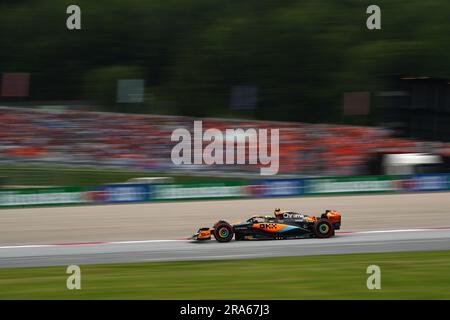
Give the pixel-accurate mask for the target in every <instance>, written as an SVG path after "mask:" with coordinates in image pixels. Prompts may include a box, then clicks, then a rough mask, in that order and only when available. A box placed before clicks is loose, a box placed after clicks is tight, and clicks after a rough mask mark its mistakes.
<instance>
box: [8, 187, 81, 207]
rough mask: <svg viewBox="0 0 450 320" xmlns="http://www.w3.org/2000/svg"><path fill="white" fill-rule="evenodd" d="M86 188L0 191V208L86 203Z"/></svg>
mask: <svg viewBox="0 0 450 320" xmlns="http://www.w3.org/2000/svg"><path fill="white" fill-rule="evenodd" d="M86 190H87V189H86V188H79V187H61V188H27V189H10V190H1V191H0V207H10V206H34V205H67V204H84V203H87V202H88V201H89V200H88V196H87V192H86Z"/></svg>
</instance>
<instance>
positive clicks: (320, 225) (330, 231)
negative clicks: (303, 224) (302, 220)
mask: <svg viewBox="0 0 450 320" xmlns="http://www.w3.org/2000/svg"><path fill="white" fill-rule="evenodd" d="M313 231H314V234H315V236H316V237H317V238H329V237H331V236H333V235H334V228H333V226H332V225H331V223H329V222H328V220H325V219H320V220H318V221H316V222H315V223H314V226H313Z"/></svg>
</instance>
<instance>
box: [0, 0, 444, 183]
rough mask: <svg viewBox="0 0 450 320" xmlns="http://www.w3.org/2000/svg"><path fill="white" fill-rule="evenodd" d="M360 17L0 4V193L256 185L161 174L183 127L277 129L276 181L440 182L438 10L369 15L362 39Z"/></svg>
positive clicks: (290, 10) (422, 4)
mask: <svg viewBox="0 0 450 320" xmlns="http://www.w3.org/2000/svg"><path fill="white" fill-rule="evenodd" d="M71 4H76V5H78V6H79V7H80V8H81V13H82V14H81V25H82V29H81V30H71V31H70V30H68V29H67V27H66V19H67V18H68V16H69V15H68V14H66V9H67V7H68V6H69V5H71ZM371 4H374V3H372V1H371V2H369V1H357V0H353V1H352V0H346V1H332V0H310V1H308V0H306V1H292V0H277V1H269V0H246V1H241V0H240V1H236V0H228V1H219V0H151V1H144V0H129V1H117V0H116V1H111V0H109V1H104V0H97V1H95V2H94V1H87V0H78V1H63V0H31V1H24V0H12V1H5V0H3V1H2V2H1V3H0V46H1V47H0V48H1V50H0V76H1V79H0V81H1V91H0V106H1V108H0V177H1V179H2V180H1V181H2V184H1V185H3V187H4V188H16V187H21V186H29V185H32V186H50V185H51V186H55V185H57V186H61V185H77V186H79V185H93V184H100V183H110V182H123V181H125V180H127V179H130V178H134V177H149V176H160V175H164V176H171V177H173V178H174V179H175V180H176V181H181V182H186V181H197V182H198V181H204V180H208V177H211V176H216V177H221V178H223V179H227V178H228V177H229V176H234V175H245V176H247V175H249V176H253V175H257V174H258V173H259V170H258V168H255V166H249V165H247V166H204V165H202V166H196V167H195V166H183V167H177V166H174V165H173V163H172V162H171V160H170V151H171V149H172V147H173V145H174V143H173V142H171V141H170V134H171V132H172V131H173V130H174V129H176V128H180V127H186V128H192V125H193V120H194V119H202V120H203V121H204V129H206V128H208V127H214V128H218V129H222V130H223V129H225V128H280V144H281V145H280V172H279V175H280V176H285V175H287V176H289V175H294V176H296V177H321V176H336V175H340V176H346V175H372V174H377V175H380V174H386V173H388V174H414V173H436V172H437V173H445V172H449V160H448V159H449V157H450V142H449V141H450V64H449V61H450V59H449V58H450V42H449V41H448V36H449V34H450V23H449V13H450V3H449V2H448V1H447V0H429V1H420V0H410V1H399V0H396V1H392V0H390V1H383V0H380V1H376V4H377V5H378V6H380V8H381V26H382V29H381V30H368V29H367V27H366V19H367V18H368V16H369V15H368V14H367V13H366V9H367V7H368V6H369V5H371ZM398 153H408V154H412V155H408V157H407V158H401V159H400V158H390V159H387V157H386V155H387V154H389V155H392V154H398ZM419 153H423V154H421V155H420V154H419ZM430 155H431V156H433V157H430ZM421 156H426V157H427V158H423V157H422V158H421ZM398 163H403V164H406V165H408V166H409V167H408V168H405V167H403V168H402V169H399V167H398V166H397V169H392V168H390V167H389V164H394V165H395V164H397V165H398ZM180 171H181V172H180ZM185 172H189V173H190V175H185Z"/></svg>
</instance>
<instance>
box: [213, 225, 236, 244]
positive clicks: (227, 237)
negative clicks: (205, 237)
mask: <svg viewBox="0 0 450 320" xmlns="http://www.w3.org/2000/svg"><path fill="white" fill-rule="evenodd" d="M233 236H234V230H233V227H232V226H231V225H230V224H229V223H228V222H226V221H219V222H217V223H216V224H215V225H214V238H216V240H217V241H219V242H229V241H231V239H233Z"/></svg>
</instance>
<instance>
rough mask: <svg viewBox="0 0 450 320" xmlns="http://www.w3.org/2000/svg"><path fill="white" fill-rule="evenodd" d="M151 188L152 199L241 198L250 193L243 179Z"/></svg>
mask: <svg viewBox="0 0 450 320" xmlns="http://www.w3.org/2000/svg"><path fill="white" fill-rule="evenodd" d="M151 188H152V200H177V199H184V200H189V199H218V198H239V197H245V196H247V194H248V193H247V191H246V187H245V184H244V182H243V181H242V182H241V181H232V182H217V183H180V184H160V185H153V186H151Z"/></svg>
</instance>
